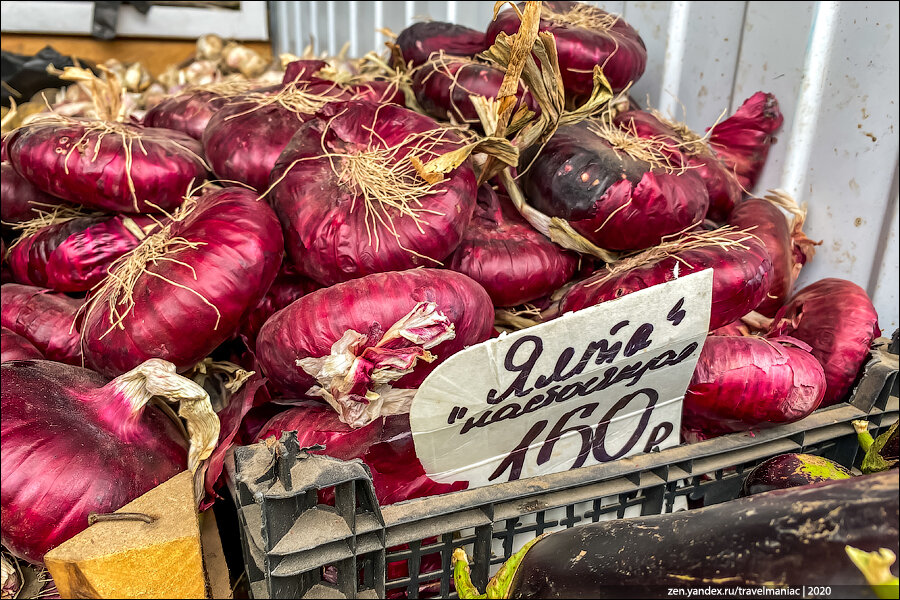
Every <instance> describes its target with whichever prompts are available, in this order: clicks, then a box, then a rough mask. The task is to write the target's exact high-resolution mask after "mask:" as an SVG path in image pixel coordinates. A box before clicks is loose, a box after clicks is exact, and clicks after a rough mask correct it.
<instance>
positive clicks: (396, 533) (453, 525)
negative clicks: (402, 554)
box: [385, 496, 493, 547]
mask: <svg viewBox="0 0 900 600" xmlns="http://www.w3.org/2000/svg"><path fill="white" fill-rule="evenodd" d="M436 497H437V498H439V497H440V496H436ZM492 522H493V521H492V520H491V519H490V518H489V517H488V516H487V515H486V514H485V513H484V511H483V510H478V509H475V510H466V511H462V512H458V513H453V514H449V515H440V516H437V517H432V518H430V519H423V520H419V521H416V522H414V523H406V524H403V525H395V526H392V527H388V528H387V531H386V534H385V545H386V546H388V547H391V546H399V545H400V544H408V543H409V542H412V541H415V540H422V539H425V538H429V537H433V536H440V535H441V534H444V533H448V532H451V531H458V530H460V529H468V528H469V527H479V526H481V525H490V524H491V523H492Z"/></svg>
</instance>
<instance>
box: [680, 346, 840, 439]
mask: <svg viewBox="0 0 900 600" xmlns="http://www.w3.org/2000/svg"><path fill="white" fill-rule="evenodd" d="M779 342H784V343H779ZM795 344H799V345H801V346H806V345H805V344H803V343H802V342H798V341H797V340H793V339H791V338H775V339H773V340H766V339H763V338H759V337H755V336H749V337H735V336H715V335H713V336H709V337H707V338H706V344H705V345H704V346H703V350H702V351H701V352H700V359H699V360H698V361H697V367H696V368H695V370H694V376H693V378H692V379H691V383H690V385H689V386H688V389H687V392H686V393H685V396H684V405H683V406H684V408H683V412H682V421H681V429H682V432H683V437H693V436H697V437H699V438H701V439H704V438H710V437H715V436H718V435H722V434H725V433H732V432H736V431H749V430H750V429H764V428H767V427H774V426H775V425H778V424H781V423H793V422H794V421H799V420H800V419H802V418H804V417H806V416H808V415H809V414H811V413H812V412H813V411H814V410H816V409H817V408H818V407H819V405H820V404H821V402H822V398H823V397H824V396H825V372H824V371H823V370H822V366H821V365H820V364H819V363H818V361H817V360H816V359H815V357H814V356H813V355H812V354H810V352H809V351H808V350H806V349H805V348H801V347H796V346H795ZM806 348H808V346H806Z"/></svg>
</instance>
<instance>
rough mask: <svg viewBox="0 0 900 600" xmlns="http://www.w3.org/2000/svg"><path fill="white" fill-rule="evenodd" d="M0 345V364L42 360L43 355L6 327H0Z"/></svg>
mask: <svg viewBox="0 0 900 600" xmlns="http://www.w3.org/2000/svg"><path fill="white" fill-rule="evenodd" d="M0 344H2V350H0V354H2V358H0V362H6V361H8V360H29V359H34V358H38V359H43V358H44V355H43V354H41V351H40V350H38V349H37V348H35V347H34V344H32V343H31V342H29V341H28V340H26V339H25V338H23V337H22V336H21V335H19V334H17V333H16V332H14V331H13V330H11V329H7V328H6V327H0Z"/></svg>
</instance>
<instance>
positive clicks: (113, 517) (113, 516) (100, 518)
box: [88, 512, 156, 525]
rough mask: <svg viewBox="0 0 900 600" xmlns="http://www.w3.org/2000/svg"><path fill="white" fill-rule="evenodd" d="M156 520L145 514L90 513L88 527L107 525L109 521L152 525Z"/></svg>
mask: <svg viewBox="0 0 900 600" xmlns="http://www.w3.org/2000/svg"><path fill="white" fill-rule="evenodd" d="M155 520H156V519H155V518H154V517H151V516H150V515H145V514H144V513H120V512H115V513H90V514H89V515H88V525H93V524H94V523H106V522H109V521H141V522H143V523H152V522H153V521H155Z"/></svg>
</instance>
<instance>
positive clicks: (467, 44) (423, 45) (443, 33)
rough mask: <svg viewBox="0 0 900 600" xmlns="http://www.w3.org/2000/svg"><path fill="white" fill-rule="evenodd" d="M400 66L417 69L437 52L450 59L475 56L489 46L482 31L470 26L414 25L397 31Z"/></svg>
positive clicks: (433, 22)
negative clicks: (398, 32) (401, 62)
mask: <svg viewBox="0 0 900 600" xmlns="http://www.w3.org/2000/svg"><path fill="white" fill-rule="evenodd" d="M396 45H397V48H398V49H399V51H400V54H401V56H402V57H403V64H404V65H409V64H411V65H412V66H413V67H417V66H419V65H421V64H422V63H424V62H426V61H427V60H428V59H429V58H431V56H432V55H433V54H435V53H438V52H442V51H443V52H444V53H445V54H449V55H451V56H475V55H476V54H478V53H479V52H482V51H483V50H487V49H488V47H490V45H491V44H490V43H489V42H488V41H487V40H486V39H485V35H484V33H483V32H481V31H476V30H474V29H471V28H469V27H464V26H462V25H456V24H454V23H446V22H443V21H428V22H425V23H413V24H412V25H410V26H409V27H407V28H406V29H404V30H403V31H401V32H400V35H398V36H397V41H396Z"/></svg>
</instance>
